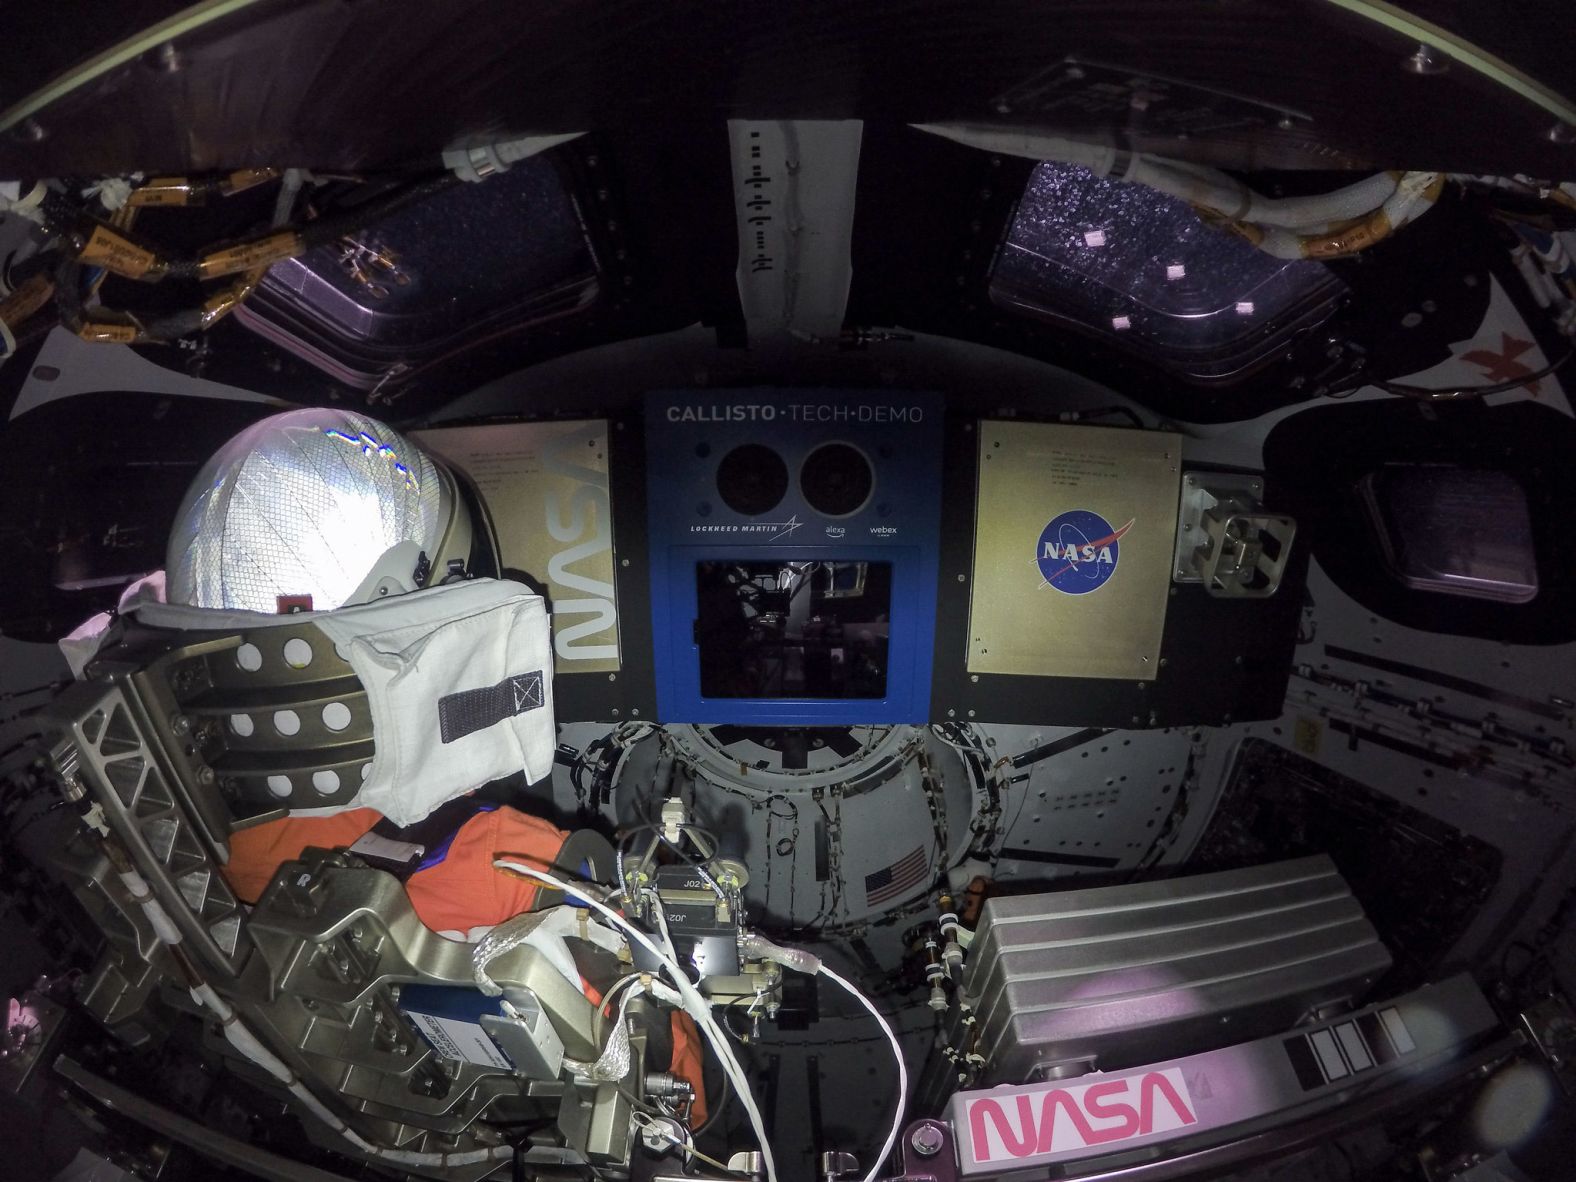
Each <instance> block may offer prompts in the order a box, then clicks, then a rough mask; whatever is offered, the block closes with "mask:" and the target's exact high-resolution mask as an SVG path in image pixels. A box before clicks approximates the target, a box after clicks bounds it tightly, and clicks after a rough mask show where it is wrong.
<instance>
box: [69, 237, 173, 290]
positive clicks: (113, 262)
mask: <svg viewBox="0 0 1576 1182" xmlns="http://www.w3.org/2000/svg"><path fill="white" fill-rule="evenodd" d="M77 258H78V260H80V261H81V262H84V263H87V264H88V265H89V266H91V267H103V268H104V269H105V270H106V271H113V272H114V273H115V274H117V275H124V276H125V277H126V278H127V279H141V278H142V277H143V276H144V275H146V274H147V273H148V272H149V271H151V270H153V264H154V263H155V262H156V261H157V259H156V258H155V256H154V253H153V252H152V251H151V250H148V249H146V248H144V247H141V246H138V245H137V244H136V243H135V242H132V241H131V240H130V239H129V238H122V237H121V236H120V235H119V234H117V233H115V231H114V230H111V229H110V228H109V227H108V226H94V227H93V233H91V234H89V235H88V241H87V245H86V246H84V247H83V248H82V253H80V254H79V255H77Z"/></svg>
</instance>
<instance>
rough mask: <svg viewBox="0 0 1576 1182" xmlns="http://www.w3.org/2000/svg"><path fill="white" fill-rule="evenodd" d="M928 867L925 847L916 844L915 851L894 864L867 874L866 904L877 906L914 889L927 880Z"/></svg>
mask: <svg viewBox="0 0 1576 1182" xmlns="http://www.w3.org/2000/svg"><path fill="white" fill-rule="evenodd" d="M927 869H928V866H927V863H926V861H925V849H924V847H923V846H916V847H915V848H914V852H913V853H911V854H906V855H904V856H903V857H901V858H899V859H898V860H897V861H896V862H893V863H892V865H890V866H887V867H885V868H883V869H881V870H877V871H876V872H875V873H874V874H867V875H865V905H866V906H867V907H875V906H877V905H879V904H881V903H886V902H889V901H890V900H892V899H895V898H897V897H898V896H899V895H901V894H904V893H905V892H907V891H911V890H913V889H914V888H915V887H917V886H918V885H919V884H920V883H922V882H924V881H925V871H926V870H927Z"/></svg>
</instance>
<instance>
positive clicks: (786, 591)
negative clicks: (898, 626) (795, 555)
mask: <svg viewBox="0 0 1576 1182" xmlns="http://www.w3.org/2000/svg"><path fill="white" fill-rule="evenodd" d="M695 586H696V591H697V600H698V606H699V616H698V618H697V620H696V624H695V640H696V644H697V647H698V648H699V651H700V682H701V694H702V696H703V697H707V698H752V699H762V698H817V699H831V698H871V699H879V698H884V697H885V696H886V693H887V665H888V644H889V640H890V623H891V613H892V564H891V563H889V562H869V561H846V560H842V559H838V560H811V561H807V560H800V559H781V558H779V559H760V558H751V559H740V560H739V561H736V562H733V561H725V562H701V563H697V564H696V568H695Z"/></svg>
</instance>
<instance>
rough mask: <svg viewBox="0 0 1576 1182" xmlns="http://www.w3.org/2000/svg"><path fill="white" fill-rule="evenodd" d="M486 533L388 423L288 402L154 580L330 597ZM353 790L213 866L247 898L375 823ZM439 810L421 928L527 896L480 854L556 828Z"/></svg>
mask: <svg viewBox="0 0 1576 1182" xmlns="http://www.w3.org/2000/svg"><path fill="white" fill-rule="evenodd" d="M475 525H476V526H480V527H485V523H484V522H483V523H475ZM487 537H490V530H486V529H485V528H474V527H473V523H472V522H471V520H470V518H469V513H468V511H467V509H466V507H465V505H464V502H463V500H462V498H461V497H460V496H459V495H458V489H457V486H456V485H455V483H454V481H453V479H452V477H450V476H449V475H448V473H447V472H445V471H444V470H443V469H442V468H441V467H440V466H439V465H437V464H435V463H434V462H433V461H432V460H431V458H430V457H428V456H426V455H425V454H423V453H422V452H421V451H420V450H419V449H418V448H416V447H415V446H414V445H413V444H411V443H410V442H409V441H408V440H406V439H404V438H403V437H402V436H401V435H399V434H398V433H396V432H394V431H393V430H391V429H390V428H388V427H387V426H385V425H383V424H381V423H378V422H376V421H375V420H372V419H369V418H366V417H365V416H362V415H358V414H353V413H349V412H342V411H333V410H322V409H312V410H297V411H290V412H287V413H285V414H280V415H275V416H273V417H270V418H268V419H264V420H262V421H261V422H259V423H256V424H254V425H253V426H251V427H249V428H247V429H246V430H245V431H243V432H241V433H240V434H239V435H237V436H236V437H235V438H234V439H232V440H230V441H229V442H228V443H226V444H225V445H224V447H222V448H221V449H220V450H219V452H218V453H217V454H216V455H215V456H214V458H213V459H212V460H210V461H209V463H208V464H207V465H205V466H204V468H203V469H202V471H201V472H200V473H199V475H198V476H197V478H196V480H195V481H194V482H193V484H192V487H191V490H190V491H189V492H188V494H187V496H186V499H185V501H184V503H183V504H182V506H181V510H180V512H179V514H178V516H177V519H176V526H175V529H174V531H173V533H172V536H171V539H170V546H169V554H168V565H167V576H166V582H165V595H166V598H167V601H168V602H169V603H172V604H182V605H185V606H187V607H195V608H202V609H210V610H214V611H216V612H221V611H222V612H229V613H234V612H265V613H278V612H287V611H313V612H324V611H329V612H333V611H337V610H338V609H341V608H344V607H349V606H352V605H356V604H361V603H367V602H370V601H378V600H382V599H387V598H389V597H390V596H398V595H400V594H404V593H408V592H412V591H417V590H420V589H422V588H424V587H427V586H430V585H435V584H438V583H440V582H442V581H444V580H446V579H449V578H463V577H464V576H465V575H467V574H468V573H469V571H468V567H469V565H470V561H471V551H472V544H473V541H475V540H477V539H485V538H487ZM379 742H380V744H381V742H382V738H381V737H380V739H379ZM354 803H355V802H351V804H350V805H349V806H347V807H345V808H344V809H343V810H341V811H337V812H333V813H331V814H329V815H322V813H323V810H312V814H313V815H291V816H287V817H283V818H280V819H278V820H275V821H270V822H265V823H263V824H260V825H255V826H251V827H248V828H244V829H240V830H238V831H236V832H235V833H233V834H232V835H231V838H230V857H229V861H228V863H227V864H226V865H225V867H224V875H225V878H226V879H227V880H228V882H229V883H230V885H231V887H232V889H234V890H235V892H236V894H237V896H238V897H239V898H240V899H241V900H242V901H244V902H248V903H255V902H256V901H257V900H258V899H259V898H260V897H261V895H262V894H263V893H264V892H265V891H266V890H267V888H268V886H269V884H270V883H271V882H272V881H273V879H274V877H275V876H276V873H277V870H278V868H279V867H280V866H281V865H282V864H284V863H286V862H290V861H293V860H295V859H297V858H299V857H300V856H301V854H302V853H303V851H305V850H306V849H308V848H313V847H315V848H320V849H343V848H349V847H352V846H354V845H355V843H356V842H357V841H358V840H360V839H362V838H363V837H365V836H366V835H367V834H368V833H369V832H370V831H372V830H373V829H374V828H375V827H376V828H378V829H379V833H380V834H384V832H385V830H389V828H390V827H389V826H388V825H387V823H385V822H384V818H383V816H382V815H381V814H380V813H379V812H378V811H377V810H376V809H372V808H365V807H354ZM445 809H446V814H445V815H447V816H449V817H457V818H458V821H457V827H454V828H450V829H449V830H448V831H447V832H446V833H442V834H440V835H438V837H437V839H436V840H434V839H433V838H432V836H431V835H428V837H427V839H426V840H427V842H428V843H430V844H428V845H426V846H425V847H424V848H423V850H422V853H423V857H422V858H421V861H420V862H419V865H417V867H416V869H415V870H414V871H413V872H411V873H409V874H408V877H406V878H405V888H406V891H407V893H408V895H409V897H410V900H411V903H412V906H413V907H414V909H415V911H416V914H417V916H418V917H419V918H420V919H421V921H422V922H423V923H424V924H425V925H426V926H427V927H429V928H431V929H432V930H433V931H436V932H439V933H441V934H443V935H445V936H448V937H449V938H452V939H460V940H466V939H476V938H479V936H480V935H481V934H482V933H483V932H485V931H486V930H487V929H489V928H491V927H492V926H493V925H496V924H499V923H502V922H503V921H504V920H506V919H509V918H511V917H513V916H515V915H518V914H520V913H521V912H523V911H529V910H531V909H532V908H533V907H534V906H535V905H536V902H537V897H538V890H539V888H538V887H537V885H536V884H535V883H532V882H530V881H527V880H525V879H523V878H520V877H517V876H514V875H508V874H505V873H502V872H500V871H498V870H496V869H494V867H493V862H494V860H495V859H497V858H499V857H505V856H507V857H511V858H519V859H523V860H525V861H527V862H530V863H534V864H537V865H540V866H543V867H544V868H546V867H551V866H552V865H553V864H554V862H555V860H556V859H558V857H559V855H560V851H561V850H562V848H563V846H564V843H565V841H566V839H567V838H568V837H569V835H568V834H567V833H565V832H564V831H563V830H560V829H558V828H557V827H556V826H554V825H552V824H551V823H549V822H548V821H545V820H543V819H541V818H539V817H533V816H530V815H529V814H526V813H523V812H520V811H519V810H517V809H513V808H510V807H508V806H506V805H499V804H496V803H492V802H486V801H482V800H480V799H475V798H468V797H467V798H462V799H461V800H460V801H459V802H451V803H450V804H449V805H447V806H445ZM391 832H393V831H391ZM393 836H394V837H395V838H396V839H397V837H398V833H397V832H393ZM673 1035H674V1038H673V1042H674V1050H673V1062H672V1069H673V1070H674V1071H675V1072H676V1073H678V1074H679V1075H681V1076H683V1077H685V1078H689V1079H690V1080H691V1082H692V1084H693V1086H694V1089H695V1095H696V1098H697V1104H696V1107H695V1108H694V1110H693V1111H692V1117H693V1118H694V1119H696V1120H700V1119H704V1116H705V1101H704V1089H703V1087H702V1083H701V1077H700V1059H699V1045H698V1040H697V1039H695V1038H694V1037H693V1027H692V1026H691V1025H690V1020H689V1019H688V1018H687V1017H686V1016H683V1015H679V1014H676V1015H675V1017H674V1022H673Z"/></svg>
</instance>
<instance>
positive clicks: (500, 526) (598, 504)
mask: <svg viewBox="0 0 1576 1182" xmlns="http://www.w3.org/2000/svg"><path fill="white" fill-rule="evenodd" d="M413 438H415V440H416V441H417V442H418V443H419V444H421V446H422V447H424V448H427V449H428V450H430V451H431V452H433V453H434V454H435V455H437V456H439V457H441V458H442V459H443V460H445V461H446V462H447V463H448V464H450V465H451V466H452V467H454V468H457V469H459V470H460V471H461V472H463V473H465V475H467V476H469V477H470V479H471V482H472V483H473V484H474V485H475V486H476V489H477V491H478V492H479V493H480V494H481V496H482V499H483V500H484V501H485V502H486V503H487V508H488V509H489V511H490V512H491V513H492V518H493V524H494V526H495V527H496V528H497V531H498V546H499V549H500V551H501V553H500V556H499V557H500V559H501V561H502V565H503V566H504V568H505V569H506V570H517V571H523V572H524V573H525V574H528V575H530V576H531V577H532V578H533V579H535V580H536V581H537V582H538V583H540V584H541V585H542V587H544V588H545V589H546V591H547V594H548V597H549V599H550V601H551V607H552V614H553V656H554V662H553V668H554V671H555V672H556V673H560V674H562V673H613V672H617V671H618V669H619V668H621V665H622V662H621V660H620V655H619V640H618V592H617V590H616V589H615V586H614V581H613V561H614V556H613V512H612V500H611V498H610V495H609V491H608V479H607V422H606V421H605V420H602V419H595V420H586V421H582V422H561V423H493V424H489V425H487V426H481V427H440V428H434V429H433V430H430V431H420V432H416V433H414V435H413Z"/></svg>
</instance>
